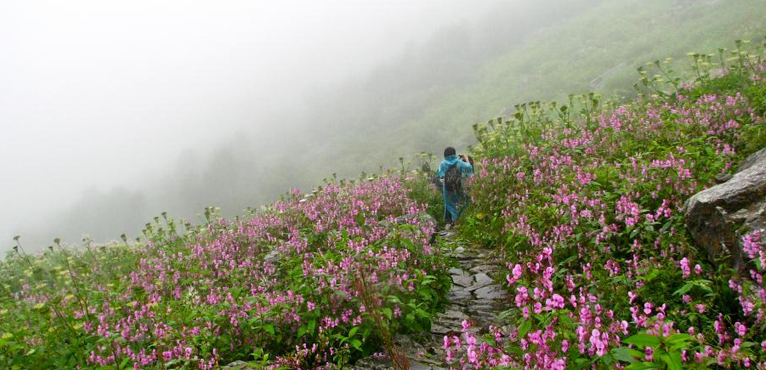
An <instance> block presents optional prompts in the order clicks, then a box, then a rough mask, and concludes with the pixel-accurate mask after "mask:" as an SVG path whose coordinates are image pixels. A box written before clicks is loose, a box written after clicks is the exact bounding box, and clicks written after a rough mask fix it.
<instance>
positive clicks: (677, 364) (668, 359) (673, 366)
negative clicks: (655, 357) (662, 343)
mask: <svg viewBox="0 0 766 370" xmlns="http://www.w3.org/2000/svg"><path fill="white" fill-rule="evenodd" d="M660 358H661V359H662V361H664V362H665V363H666V364H668V369H669V370H682V369H683V365H681V354H680V353H678V352H671V353H668V354H662V355H660Z"/></svg>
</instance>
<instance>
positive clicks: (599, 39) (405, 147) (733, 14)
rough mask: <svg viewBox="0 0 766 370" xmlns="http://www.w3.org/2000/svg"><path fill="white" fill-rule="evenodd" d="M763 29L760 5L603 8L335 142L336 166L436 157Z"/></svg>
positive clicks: (624, 88) (765, 5)
mask: <svg viewBox="0 0 766 370" xmlns="http://www.w3.org/2000/svg"><path fill="white" fill-rule="evenodd" d="M680 3H689V4H690V5H685V6H683V7H681V6H680V5H678V4H680ZM614 15H617V16H614ZM764 21H766V2H763V1H759V0H720V1H717V2H712V1H707V2H684V1H676V0H654V1H641V0H630V1H624V0H615V1H608V2H605V3H603V4H601V5H599V6H596V7H595V8H593V9H591V10H589V11H586V12H584V13H583V14H582V15H580V16H578V17H576V19H574V20H572V21H571V22H570V23H567V24H562V25H560V26H557V27H554V28H551V29H548V30H545V31H544V32H541V33H540V34H538V35H536V36H535V37H533V38H531V39H530V40H528V41H527V42H526V44H525V45H524V46H523V47H520V48H518V49H516V50H513V51H510V52H508V53H507V54H504V55H502V56H500V57H498V58H496V59H494V60H492V61H490V62H488V63H486V65H485V66H484V68H483V71H482V73H481V77H480V78H479V80H478V81H476V83H474V84H473V85H472V86H470V87H468V88H460V89H454V90H452V91H448V92H445V93H444V95H443V96H442V97H441V98H440V99H439V100H438V101H437V102H436V103H435V104H433V105H432V107H431V108H430V109H428V110H426V111H424V112H423V113H422V115H421V116H419V117H415V118H413V119H411V120H409V121H406V122H403V123H401V124H400V125H399V126H397V127H396V128H395V129H393V130H390V131H385V132H382V131H381V132H372V133H369V134H368V135H367V136H365V137H360V136H359V135H354V136H353V137H347V138H344V137H341V138H339V139H338V144H337V145H334V147H335V148H336V149H335V150H342V154H340V155H333V156H334V157H335V158H346V159H347V160H346V161H347V162H346V163H336V165H338V166H337V167H340V168H359V167H360V165H361V166H362V167H363V168H366V169H375V168H376V167H377V166H378V165H379V164H385V165H386V166H388V165H390V164H391V163H392V162H394V161H395V160H394V159H392V158H391V157H390V156H388V155H390V154H393V155H394V156H395V157H398V156H401V155H407V154H411V153H415V152H419V151H421V150H428V151H435V152H438V151H439V150H440V149H441V148H442V147H444V146H445V145H448V144H453V145H457V146H458V147H460V148H465V147H466V146H468V145H470V144H472V143H474V139H473V135H472V131H471V124H472V123H475V122H485V121H487V120H488V119H493V118H495V117H497V116H498V115H507V114H508V112H509V111H511V110H512V109H513V106H514V105H515V104H518V103H521V102H525V101H533V100H541V99H544V100H556V99H562V98H564V97H565V96H566V94H569V93H573V92H578V91H580V92H584V91H588V90H590V89H591V86H590V82H591V81H592V80H593V79H595V78H596V77H598V76H600V75H602V74H603V73H604V72H605V71H607V70H610V69H612V68H613V67H617V66H620V65H622V67H620V68H618V69H616V70H615V71H614V73H613V74H611V75H610V76H608V77H607V78H605V79H604V80H603V81H602V82H601V86H600V88H599V89H597V92H600V93H604V94H617V95H620V96H628V95H631V94H632V92H633V91H632V85H633V83H634V82H635V81H636V80H637V78H638V74H637V73H636V68H637V67H639V66H641V65H644V64H645V63H646V62H647V61H652V60H655V59H665V58H666V57H668V56H672V57H675V58H676V59H684V58H686V53H687V52H690V51H704V52H710V53H712V52H717V48H718V47H720V46H721V45H729V44H730V43H731V41H732V40H734V39H739V38H753V39H757V38H759V37H760V36H761V35H762V34H763V33H764V32H766V27H764V24H766V23H765V22H764ZM621 63H624V64H621ZM381 138H386V139H381ZM337 148H343V149H337ZM358 153H382V154H378V155H376V154H370V155H367V156H365V157H360V156H359V155H358Z"/></svg>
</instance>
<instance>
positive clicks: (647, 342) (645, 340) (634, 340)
mask: <svg viewBox="0 0 766 370" xmlns="http://www.w3.org/2000/svg"><path fill="white" fill-rule="evenodd" d="M622 342H623V343H625V344H635V345H637V346H640V347H657V346H658V345H660V338H657V337H655V336H654V335H649V334H646V333H638V334H636V335H633V336H630V337H627V338H625V339H623V340H622Z"/></svg>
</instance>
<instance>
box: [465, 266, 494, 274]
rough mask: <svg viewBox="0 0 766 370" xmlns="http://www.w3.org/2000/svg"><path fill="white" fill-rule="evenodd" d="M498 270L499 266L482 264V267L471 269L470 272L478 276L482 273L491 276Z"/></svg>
mask: <svg viewBox="0 0 766 370" xmlns="http://www.w3.org/2000/svg"><path fill="white" fill-rule="evenodd" d="M497 269H498V266H497V265H490V264H481V265H478V266H474V267H471V269H470V270H469V271H471V272H473V273H476V274H478V273H480V272H483V273H485V274H489V273H492V272H495V271H497Z"/></svg>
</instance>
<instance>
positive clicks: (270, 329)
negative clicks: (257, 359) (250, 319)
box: [263, 324, 276, 335]
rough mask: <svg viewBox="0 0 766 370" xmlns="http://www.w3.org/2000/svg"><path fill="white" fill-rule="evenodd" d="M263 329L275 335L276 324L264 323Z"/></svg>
mask: <svg viewBox="0 0 766 370" xmlns="http://www.w3.org/2000/svg"><path fill="white" fill-rule="evenodd" d="M263 330H265V331H266V332H267V333H269V334H271V335H274V334H275V333H276V332H275V331H274V325H272V324H263Z"/></svg>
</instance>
